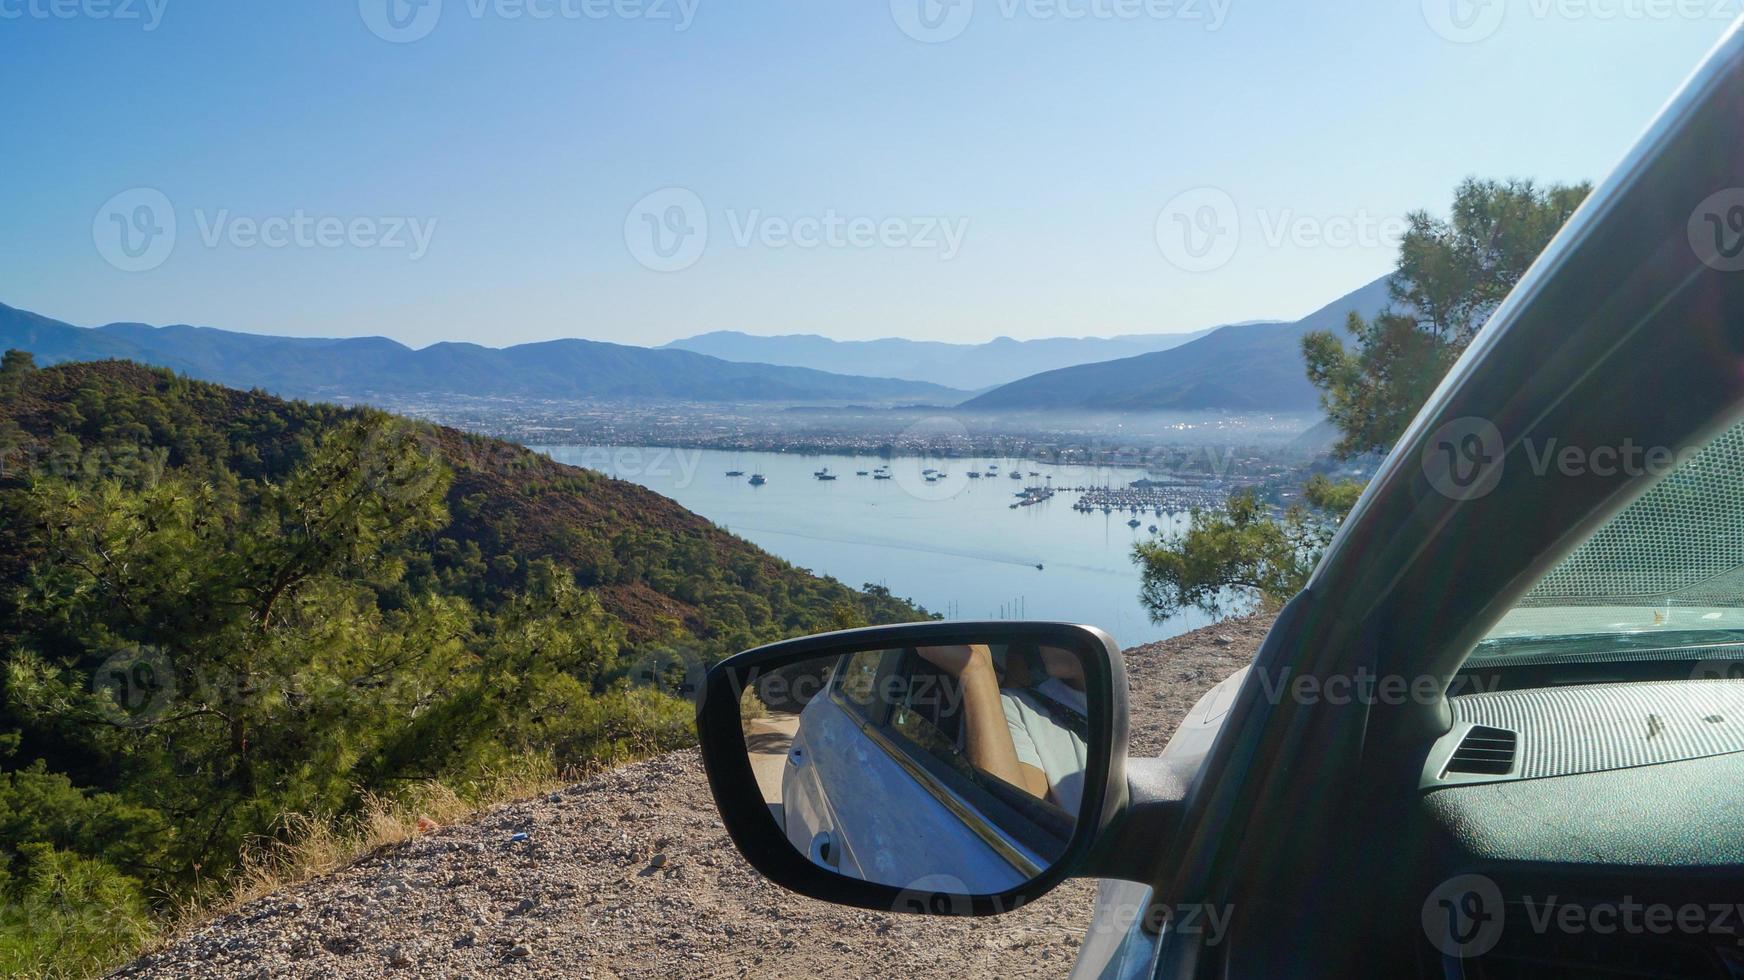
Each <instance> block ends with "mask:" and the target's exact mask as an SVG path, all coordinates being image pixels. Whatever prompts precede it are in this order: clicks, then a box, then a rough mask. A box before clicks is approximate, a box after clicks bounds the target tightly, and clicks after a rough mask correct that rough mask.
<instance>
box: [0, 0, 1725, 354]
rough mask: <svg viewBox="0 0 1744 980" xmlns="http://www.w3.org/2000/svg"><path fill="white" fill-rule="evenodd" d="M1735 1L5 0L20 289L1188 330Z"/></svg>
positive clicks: (1310, 292) (265, 327)
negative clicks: (294, 0)
mask: <svg viewBox="0 0 1744 980" xmlns="http://www.w3.org/2000/svg"><path fill="white" fill-rule="evenodd" d="M1738 4H1739V0H1718V2H1716V0H1421V2H1419V0H1406V2H1399V3H1381V2H1365V3H1332V4H1329V3H1302V2H1301V0H859V2H853V3H844V2H800V0H736V2H733V3H725V2H719V0H321V2H299V3H262V2H237V0H0V91H4V92H6V93H7V98H6V99H5V102H4V107H3V108H0V174H3V176H4V181H3V184H0V187H3V188H4V189H3V190H0V302H3V303H6V304H8V305H12V306H16V307H21V308H24V309H29V310H33V311H36V312H39V313H43V314H45V315H48V316H52V317H55V318H58V319H62V320H66V321H69V322H72V323H76V324H80V325H96V324H100V323H106V322H111V321H117V320H126V321H141V322H148V323H159V324H162V323H193V324H197V325H204V326H218V327H223V328H226V329H233V330H245V331H251V332H257V333H270V334H284V335H296V336H362V335H383V336H388V337H393V338H395V339H397V340H400V341H402V342H405V343H408V344H412V345H413V346H423V345H425V344H429V343H434V342H437V341H443V340H467V341H474V342H478V343H483V344H489V345H492V346H501V345H505V344H512V343H521V342H527V341H536V340H547V339H552V338H557V337H585V338H590V339H596V340H608V341H615V342H620V343H632V344H659V343H664V342H667V341H670V340H673V339H677V338H680V337H685V336H689V335H693V334H697V333H702V332H705V331H710V330H743V331H747V332H750V333H760V334H772V333H819V334H824V335H826V336H830V337H836V338H840V339H869V338H874V337H886V336H904V337H912V338H921V339H934V340H950V341H958V342H979V341H984V340H988V339H991V338H993V337H995V336H1000V335H1005V336H1012V337H1019V338H1030V337H1044V336H1061V335H1069V336H1083V335H1113V334H1123V333H1155V332H1173V331H1185V330H1194V329H1199V328H1203V327H1206V326H1211V325H1215V324H1219V323H1226V322H1235V321H1241V320H1250V319H1259V318H1295V317H1298V316H1301V315H1303V314H1305V313H1307V312H1310V311H1312V310H1313V309H1316V308H1318V307H1320V306H1322V305H1324V304H1325V303H1327V302H1329V301H1331V300H1333V299H1335V298H1337V297H1338V296H1339V295H1341V294H1343V293H1345V292H1348V291H1349V290H1351V289H1354V288H1356V287H1358V286H1360V285H1362V284H1363V283H1364V282H1367V281H1368V280H1370V279H1373V278H1374V277H1376V276H1379V275H1382V274H1384V273H1385V272H1387V271H1388V270H1389V269H1390V268H1391V267H1392V265H1393V261H1394V257H1395V251H1396V242H1397V237H1398V234H1399V230H1400V227H1401V225H1402V221H1403V217H1404V215H1406V214H1407V213H1409V212H1410V211H1413V210H1416V209H1428V210H1430V211H1433V212H1444V211H1445V208H1446V206H1447V204H1448V202H1449V200H1450V199H1451V195H1452V190H1453V188H1454V187H1455V186H1456V185H1457V184H1458V182H1459V181H1460V180H1461V179H1462V178H1464V177H1466V176H1468V175H1475V176H1480V177H1497V178H1502V177H1526V178H1532V179H1535V180H1538V181H1541V182H1549V181H1577V180H1585V179H1592V180H1597V179H1600V178H1602V177H1603V176H1604V175H1605V174H1606V173H1607V172H1608V171H1609V170H1610V169H1611V167H1612V166H1613V165H1614V164H1615V163H1616V162H1617V161H1618V160H1619V159H1620V158H1621V156H1622V155H1623V154H1624V153H1625V152H1626V151H1627V150H1628V148H1629V147H1630V145H1631V144H1632V143H1633V142H1634V140H1635V139H1636V137H1637V136H1639V135H1640V134H1641V133H1642V132H1643V131H1644V129H1645V128H1646V126H1647V124H1648V123H1649V121H1650V120H1651V119H1652V117H1653V115H1654V114H1655V112H1656V111H1657V110H1658V108H1659V107H1660V106H1661V105H1663V104H1664V103H1665V101H1666V100H1667V98H1668V97H1669V96H1670V95H1671V93H1672V92H1673V91H1674V90H1675V89H1676V88H1677V86H1678V85H1679V84H1680V83H1681V82H1682V81H1683V79H1684V78H1685V77H1687V76H1688V74H1689V73H1690V72H1691V70H1692V69H1693V68H1694V67H1695V65H1696V64H1697V63H1698V62H1699V61H1700V59H1701V58H1702V56H1703V55H1704V54H1705V53H1706V52H1707V51H1708V50H1709V49H1710V48H1711V47H1712V46H1713V44H1714V43H1715V41H1716V40H1717V39H1718V38H1719V37H1720V35H1721V34H1722V33H1723V32H1724V31H1725V30H1726V29H1727V26H1728V21H1727V20H1726V18H1727V17H1730V16H1732V15H1733V14H1735V13H1736V12H1737V11H1736V10H1733V9H1732V7H1734V6H1738Z"/></svg>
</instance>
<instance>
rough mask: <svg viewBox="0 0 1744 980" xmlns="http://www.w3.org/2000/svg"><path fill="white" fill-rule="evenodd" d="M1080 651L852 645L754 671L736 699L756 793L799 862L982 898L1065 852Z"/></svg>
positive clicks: (1080, 709) (1075, 797)
mask: <svg viewBox="0 0 1744 980" xmlns="http://www.w3.org/2000/svg"><path fill="white" fill-rule="evenodd" d="M1085 703H1086V699H1085V691H1084V668H1083V659H1082V656H1081V655H1080V654H1078V653H1075V652H1073V651H1070V650H1064V649H1060V648H1057V647H1051V646H1046V645H1038V644H996V645H989V644H966V645H959V646H931V647H919V648H916V647H908V648H893V649H878V650H861V651H856V652H851V653H846V654H842V655H835V656H827V657H821V658H818V659H815V660H808V661H804V662H801V663H796V664H790V665H787V666H784V667H781V668H777V669H774V670H770V671H765V672H763V673H762V674H761V675H759V676H758V677H756V678H755V679H754V680H753V681H752V682H751V683H750V684H749V685H748V686H747V688H746V689H745V691H744V693H743V695H742V697H741V700H740V716H741V718H742V719H743V725H744V734H745V744H746V748H747V750H748V752H749V754H750V759H751V769H752V772H753V773H754V774H755V776H756V779H757V785H758V789H759V790H760V791H761V793H762V796H763V799H764V801H765V802H766V803H768V805H769V809H770V812H771V813H772V814H773V815H774V817H775V820H776V822H777V823H778V824H779V825H780V826H781V827H782V828H783V829H784V830H785V832H786V835H787V839H788V841H789V842H790V843H791V844H792V845H793V846H794V847H795V848H796V849H798V850H799V851H800V852H801V853H802V854H804V855H805V856H806V857H807V858H808V859H809V860H810V861H811V862H812V863H813V864H817V865H820V866H822V867H825V868H828V869H830V870H832V871H836V872H839V873H841V874H844V875H848V876H850V877H854V878H859V879H862V880H867V881H873V882H877V883H879V884H886V885H893V886H896V887H899V888H907V887H910V886H912V885H913V883H914V882H916V881H918V880H920V879H922V878H925V877H928V876H938V875H947V876H949V877H951V878H954V879H956V880H957V881H959V882H961V885H962V887H961V889H960V890H961V891H962V892H964V893H971V894H995V893H998V892H1003V891H1007V890H1010V889H1013V888H1016V887H1019V886H1021V885H1023V884H1025V883H1027V882H1029V881H1031V880H1033V879H1034V878H1036V877H1038V876H1039V875H1041V874H1042V873H1043V872H1044V871H1046V870H1047V869H1048V868H1049V867H1050V866H1052V865H1053V864H1054V863H1055V862H1056V861H1058V860H1059V859H1060V857H1061V855H1062V854H1063V853H1064V852H1065V849H1066V846H1067V844H1068V843H1069V842H1070V840H1071V837H1072V831H1073V828H1074V826H1075V825H1076V822H1077V819H1078V813H1079V807H1080V804H1081V802H1082V799H1083V795H1084V770H1085V765H1086V748H1087V743H1088V742H1089V739H1090V731H1091V727H1090V723H1091V719H1090V718H1089V717H1088V712H1087V710H1086V707H1085Z"/></svg>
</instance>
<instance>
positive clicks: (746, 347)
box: [666, 327, 1217, 390]
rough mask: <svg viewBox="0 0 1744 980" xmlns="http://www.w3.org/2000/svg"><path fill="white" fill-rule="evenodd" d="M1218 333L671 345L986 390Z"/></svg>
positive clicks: (789, 338) (730, 335)
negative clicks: (983, 340)
mask: <svg viewBox="0 0 1744 980" xmlns="http://www.w3.org/2000/svg"><path fill="white" fill-rule="evenodd" d="M1215 329H1217V328H1215V327H1212V328H1210V329H1206V330H1195V331H1191V332H1187V333H1160V334H1128V335H1126V336H1120V337H1048V338H1043V339H1039V340H1014V339H1012V338H1010V337H999V338H996V339H994V340H990V341H988V342H987V343H984V344H948V343H943V342H940V341H931V340H906V339H902V338H898V337H891V338H886V339H882V340H832V339H830V338H828V337H820V336H817V335H816V334H788V335H784V336H774V337H760V336H754V335H751V334H746V333H739V332H738V331H734V330H720V331H716V332H714V333H705V334H700V335H698V336H695V337H687V338H685V339H683V340H675V341H673V342H672V343H670V344H667V345H666V346H667V347H668V348H679V349H682V350H688V351H695V352H696V353H699V354H709V355H712V356H714V357H719V358H724V359H726V360H729V361H754V362H761V363H764V364H787V365H792V366H794V367H806V368H814V369H817V370H820V371H837V372H844V373H849V374H871V375H876V376H878V377H882V378H906V379H908V380H911V381H927V382H931V383H933V384H939V385H946V386H948V387H952V388H969V389H974V390H979V389H982V388H988V387H991V386H993V385H1001V384H1005V383H1007V382H1010V381H1016V380H1018V379H1019V378H1024V377H1027V376H1029V375H1032V374H1035V373H1037V372H1038V371H1047V370H1050V369H1053V368H1058V367H1068V366H1071V365H1075V364H1089V363H1091V362H1093V361H1109V360H1114V359H1115V358H1122V357H1133V356H1135V355H1138V354H1146V353H1150V352H1152V351H1160V350H1168V349H1170V348H1172V347H1178V346H1180V345H1182V344H1185V343H1188V342H1189V341H1193V340H1197V339H1198V338H1200V337H1203V336H1205V335H1206V334H1209V333H1211V331H1212V330H1215Z"/></svg>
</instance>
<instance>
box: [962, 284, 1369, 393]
mask: <svg viewBox="0 0 1744 980" xmlns="http://www.w3.org/2000/svg"><path fill="white" fill-rule="evenodd" d="M1386 302H1387V279H1386V278H1385V277H1383V278H1381V279H1377V280H1375V281H1374V282H1371V283H1369V284H1368V285H1366V286H1364V287H1362V288H1361V289H1358V290H1356V291H1355V292H1353V293H1350V294H1349V295H1346V296H1341V297H1339V298H1338V299H1337V300H1334V301H1333V302H1331V303H1329V304H1327V305H1326V306H1324V307H1322V308H1321V309H1319V310H1316V311H1314V312H1313V313H1310V314H1309V315H1308V316H1305V317H1303V318H1302V319H1300V320H1297V321H1295V322H1294V323H1258V324H1239V325H1234V326H1228V327H1224V328H1222V329H1220V330H1218V331H1216V332H1214V333H1212V334H1209V335H1207V336H1205V337H1201V338H1199V339H1198V340H1195V341H1193V342H1192V343H1188V344H1183V345H1181V346H1180V347H1176V348H1174V349H1172V350H1166V351H1159V352H1156V353H1152V354H1141V355H1139V356H1137V357H1128V358H1123V359H1121V360H1117V361H1106V362H1103V363H1100V364H1085V365H1080V366H1078V367H1069V368H1061V369H1059V370H1055V371H1047V372H1044V373H1042V374H1037V375H1034V376H1033V377H1028V378H1024V379H1023V380H1021V381H1014V382H1012V383H1011V384H1008V385H1005V386H1003V387H1000V388H996V389H994V390H993V391H990V392H987V393H986V394H983V395H980V396H978V397H976V398H972V399H970V400H969V401H967V402H965V403H964V404H963V405H962V407H963V408H964V409H968V410H971V411H976V410H988V411H992V410H999V411H1030V410H1042V409H1054V410H1058V409H1094V410H1100V411H1120V412H1153V411H1154V412H1160V411H1195V410H1219V411H1234V412H1310V411H1314V410H1315V409H1316V408H1318V406H1319V402H1318V398H1317V396H1316V393H1315V391H1314V388H1313V386H1312V385H1310V384H1309V383H1308V379H1307V376H1306V374H1305V373H1304V370H1303V365H1302V337H1303V335H1304V334H1307V333H1309V332H1311V331H1315V330H1331V331H1333V332H1334V333H1335V334H1336V335H1337V336H1339V337H1340V338H1343V337H1344V336H1345V331H1344V324H1345V319H1346V317H1347V316H1348V315H1349V314H1350V313H1352V312H1356V313H1360V314H1362V315H1363V316H1370V315H1372V314H1374V313H1375V312H1376V311H1378V310H1380V309H1381V308H1382V307H1384V306H1385V305H1386Z"/></svg>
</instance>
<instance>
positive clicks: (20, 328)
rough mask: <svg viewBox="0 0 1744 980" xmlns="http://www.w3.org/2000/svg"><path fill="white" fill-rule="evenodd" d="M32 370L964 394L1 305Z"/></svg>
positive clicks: (434, 384) (623, 351)
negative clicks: (59, 314) (115, 368)
mask: <svg viewBox="0 0 1744 980" xmlns="http://www.w3.org/2000/svg"><path fill="white" fill-rule="evenodd" d="M7 348H17V349H19V350H27V351H30V352H31V353H33V354H35V355H36V359H37V361H38V363H40V364H43V365H45V366H46V365H49V364H57V363H60V362H63V361H84V360H97V359H104V358H125V359H128V360H134V361H139V362H140V363H143V364H151V365H155V366H159V367H167V368H170V369H171V370H174V371H179V372H181V373H183V374H186V375H188V376H190V377H194V378H199V379H201V380H204V381H213V382H217V383H219V384H226V385H230V386H232V387H237V388H260V389H263V390H265V391H269V392H272V393H274V394H278V395H281V396H286V397H298V398H324V399H336V398H345V399H351V398H358V399H362V398H368V397H369V396H372V395H428V394H443V395H466V396H476V397H514V398H523V399H569V400H582V399H602V400H617V399H651V400H670V401H696V402H822V403H836V402H862V403H876V402H901V403H923V404H950V403H953V402H957V401H961V400H962V398H963V397H964V396H965V395H966V394H967V390H966V389H965V388H964V387H963V386H957V387H942V386H939V385H933V384H927V383H924V382H918V381H906V380H894V379H891V378H883V377H865V376H864V375H865V374H866V372H865V371H850V372H849V373H847V374H832V373H829V372H825V371H816V370H812V369H809V368H802V367H789V366H783V365H774V364H748V363H739V362H737V361H730V360H722V359H721V358H718V357H710V356H707V355H705V354H697V353H693V352H691V351H686V350H678V349H673V348H646V347H631V346H626V345H623V344H608V343H603V342H599V341H591V340H554V341H548V342H545V343H537V344H521V345H518V346H514V347H504V348H495V347H483V346H480V345H477V344H455V343H444V344H433V345H431V346H429V347H425V348H421V349H417V350H414V349H412V348H410V347H407V346H405V345H404V344H400V343H398V342H396V341H392V340H388V339H386V338H384V337H357V338H348V339H310V338H298V337H271V336H264V335H259V334H249V333H238V332H234V331H228V330H219V329H215V328H212V327H190V326H168V327H152V326H147V325H145V324H140V323H112V324H109V325H107V326H102V327H94V328H85V327H75V326H73V325H71V324H67V323H63V322H61V321H59V320H54V319H50V318H48V317H45V316H41V315H39V314H35V313H30V312H27V311H24V310H17V309H13V308H12V307H10V306H6V305H4V304H0V350H4V349H7Z"/></svg>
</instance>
